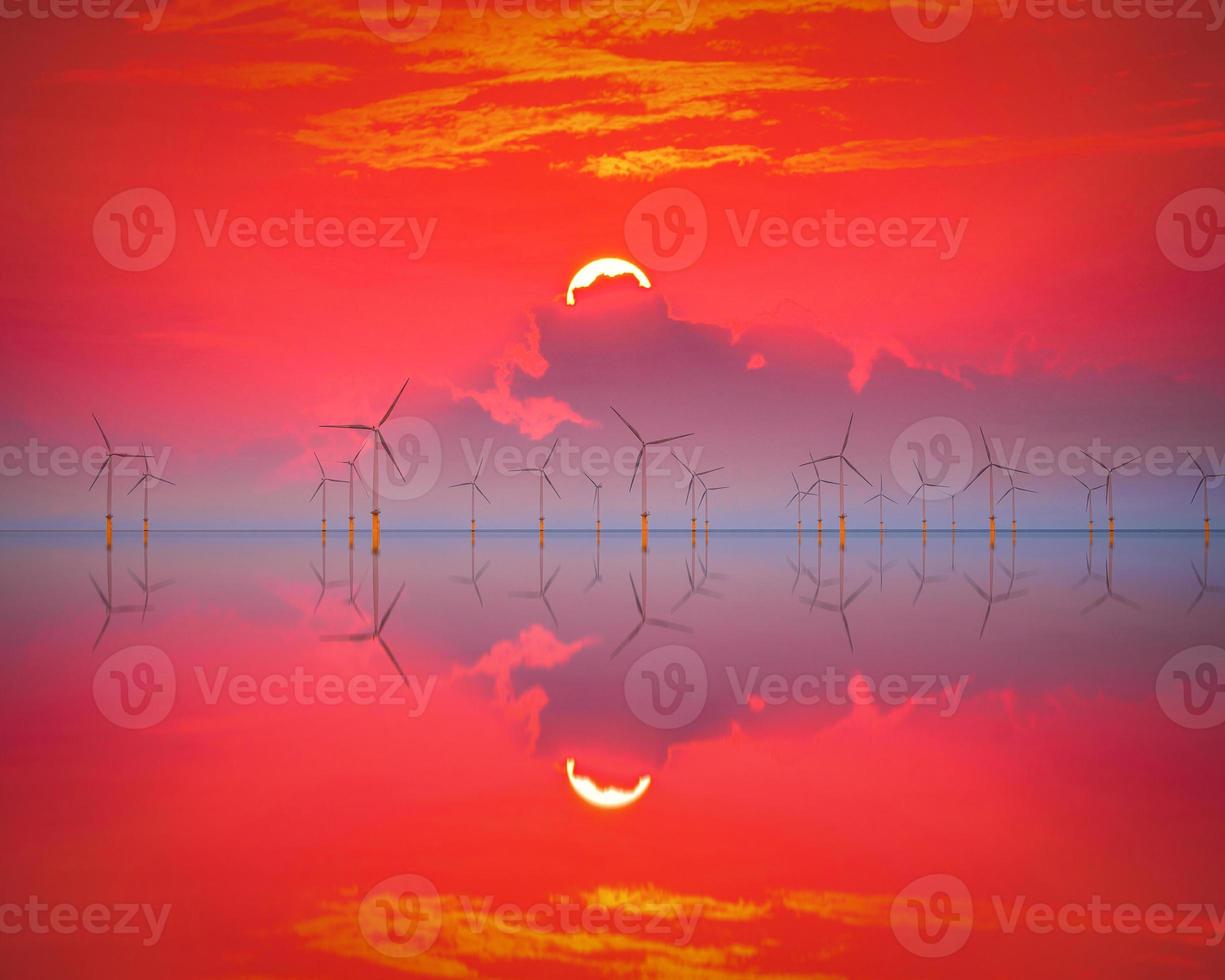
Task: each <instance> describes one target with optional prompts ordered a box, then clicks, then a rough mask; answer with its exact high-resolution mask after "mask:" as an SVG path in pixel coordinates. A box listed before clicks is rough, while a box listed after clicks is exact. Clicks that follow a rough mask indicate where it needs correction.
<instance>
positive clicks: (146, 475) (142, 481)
mask: <svg viewBox="0 0 1225 980" xmlns="http://www.w3.org/2000/svg"><path fill="white" fill-rule="evenodd" d="M140 450H141V452H142V453H143V452H144V451H145V444H144V443H143V442H142V443H141V444H140ZM141 458H142V459H143V460H144V462H145V471H144V472H143V473H142V474H141V475H140V478H139V479H137V481H136V482H135V483H133V484H132V490H135V489H136V488H137V487H141V486H143V487H144V488H145V530H144V539H145V543H146V544H147V543H148V541H149V481H150V480H157V482H158V483H165V484H167V485H169V486H172V487H173V486H174V483H172V482H171V481H170V480H163V479H162V478H161V477H160V476H155V475H154V474H153V473H152V472H150V470H149V457H148V456H142V457H141ZM132 490H129V491H128V493H129V494H131V493H132ZM1192 499H1194V498H1192ZM1207 499H1208V498H1207V495H1205V497H1204V500H1205V503H1206V502H1207Z"/></svg>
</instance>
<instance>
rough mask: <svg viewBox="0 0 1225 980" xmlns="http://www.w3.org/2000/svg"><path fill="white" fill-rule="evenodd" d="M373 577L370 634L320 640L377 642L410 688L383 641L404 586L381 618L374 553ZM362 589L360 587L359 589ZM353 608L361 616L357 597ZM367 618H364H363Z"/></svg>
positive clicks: (350, 634)
mask: <svg viewBox="0 0 1225 980" xmlns="http://www.w3.org/2000/svg"><path fill="white" fill-rule="evenodd" d="M375 461H376V462H377V461H378V454H377V453H376V454H375ZM370 563H371V575H370V592H371V595H372V596H373V603H372V605H371V607H370V612H371V619H370V631H369V632H368V633H340V634H330V635H324V636H321V637H320V639H322V640H324V641H328V642H342V643H343V642H348V643H360V642H362V641H363V640H377V641H378V643H379V646H381V647H382V648H383V652H384V653H385V654H387V659H388V660H390V661H391V663H392V666H393V667H395V669H396V672H397V673H398V674H399V675H400V679H401V680H402V681H404V686H405V687H406V688H407V687H409V686H410V684H409V680H408V677H407V675H405V673H404V668H403V667H401V666H400V662H399V661H398V660H397V659H396V655H395V654H394V653H392V652H391V647H390V646H388V644H387V641H386V640H384V639H383V629H384V628H385V627H386V626H387V620H389V619H391V614H392V611H393V610H394V609H395V608H396V603H397V602H399V601H400V596H402V595H403V594H404V584H405V583H403V582H401V583H400V588H399V591H397V592H396V595H395V598H394V599H392V600H391V605H389V606H388V607H387V612H385V613H383V618H382V619H380V618H379V555H378V552H377V551H376V552H374V554H373V556H372V557H371V559H370ZM359 588H360V587H359ZM353 608H354V609H356V610H357V612H358V615H361V610H360V609H358V608H357V602H356V597H355V601H354V602H353ZM362 618H363V619H364V618H365V617H364V616H363V617H362Z"/></svg>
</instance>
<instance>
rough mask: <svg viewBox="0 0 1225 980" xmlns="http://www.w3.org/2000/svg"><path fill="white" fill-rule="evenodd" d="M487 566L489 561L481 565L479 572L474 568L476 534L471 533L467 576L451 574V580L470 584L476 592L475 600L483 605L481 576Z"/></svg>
mask: <svg viewBox="0 0 1225 980" xmlns="http://www.w3.org/2000/svg"><path fill="white" fill-rule="evenodd" d="M488 567H489V562H485V564H484V565H482V566H481V570H480V571H479V572H478V571H477V570H476V536H475V535H473V537H472V556H471V560H470V565H469V570H468V577H467V578H464V577H463V576H462V575H452V576H451V581H452V582H455V583H456V584H458V585H470V586H472V591H474V592H475V593H476V601H477V602H479V603H480V604H481V605H482V606H484V605H485V599H484V597H483V596H482V595H481V576H482V575H484V574H485V569H487V568H488Z"/></svg>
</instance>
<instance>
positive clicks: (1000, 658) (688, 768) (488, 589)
mask: <svg viewBox="0 0 1225 980" xmlns="http://www.w3.org/2000/svg"><path fill="white" fill-rule="evenodd" d="M1218 548H1219V546H1218ZM0 549H2V551H3V563H2V566H0V567H2V568H3V576H4V589H3V593H2V594H0V603H2V605H3V622H4V624H5V627H6V630H5V632H6V637H7V642H6V644H5V648H6V649H5V656H4V658H3V661H2V666H0V669H2V670H3V681H4V683H3V686H2V688H0V689H2V690H3V694H2V695H0V697H2V698H3V708H4V710H3V715H2V719H3V720H2V721H0V726H2V727H3V735H4V738H3V743H2V744H3V748H2V749H0V752H2V756H3V771H4V804H3V807H2V808H0V810H2V818H3V822H4V832H5V838H4V839H5V841H6V842H7V847H6V848H5V851H6V854H5V860H4V862H3V870H2V871H0V883H2V885H3V888H2V889H0V902H2V903H7V904H5V906H4V908H3V909H0V926H3V934H2V935H0V960H2V962H3V963H4V970H3V972H4V973H5V974H6V975H9V976H74V975H81V976H85V975H101V974H107V975H124V976H134V977H143V976H158V977H163V976H176V977H301V976H332V975H343V976H371V977H376V976H380V975H394V974H395V972H397V971H400V972H409V973H419V974H424V975H437V976H450V977H486V976H488V977H541V976H587V975H591V976H596V975H604V974H615V975H623V976H634V975H647V976H703V977H731V976H745V975H757V974H762V975H769V976H816V975H830V976H848V977H879V976H928V975H930V976H938V975H955V976H966V977H985V976H1018V977H1021V976H1033V975H1036V974H1037V973H1038V972H1039V971H1041V972H1043V973H1045V974H1052V975H1058V976H1110V977H1153V976H1172V975H1186V976H1205V977H1207V976H1221V975H1223V974H1225V949H1223V947H1225V944H1223V943H1221V942H1220V939H1221V936H1222V935H1225V876H1223V874H1222V870H1223V869H1222V853H1223V847H1222V843H1221V830H1220V826H1221V804H1222V801H1223V798H1225V765H1222V759H1223V758H1225V754H1223V752H1222V750H1223V749H1225V689H1222V681H1223V680H1225V653H1222V652H1221V651H1219V650H1217V649H1214V648H1216V647H1218V646H1219V645H1221V644H1222V642H1223V640H1225V629H1223V627H1225V595H1222V593H1221V591H1220V590H1219V589H1218V588H1217V586H1216V582H1218V581H1219V582H1221V584H1222V586H1225V567H1221V560H1220V556H1219V554H1217V553H1215V552H1212V551H1209V550H1206V549H1205V548H1204V547H1203V541H1202V539H1201V538H1199V537H1197V536H1195V535H1175V534H1171V535H1158V534H1129V535H1120V536H1119V537H1118V538H1117V540H1116V542H1115V544H1114V546H1113V548H1111V547H1109V546H1108V543H1107V541H1106V538H1105V536H1104V535H1100V534H1099V535H1098V536H1097V537H1096V538H1095V539H1094V541H1093V542H1092V546H1090V543H1089V541H1088V539H1087V536H1085V535H1071V534H1050V535H1043V534H1032V535H1022V536H1021V537H1020V538H1019V539H1017V540H1016V541H1015V542H1014V541H1013V540H1012V539H1010V538H1009V537H1008V536H1007V535H1003V536H1001V537H1000V538H999V539H998V541H997V542H996V545H995V547H994V549H992V548H991V547H990V545H989V542H988V540H987V538H986V536H985V535H983V534H972V533H962V534H959V535H958V536H957V538H956V540H955V541H954V540H953V539H951V538H950V536H949V535H948V534H947V533H941V534H932V535H930V536H929V537H928V539H927V541H926V544H924V542H923V541H922V539H921V538H920V537H919V536H918V535H917V534H892V533H891V534H890V535H889V536H888V537H887V538H886V539H885V540H884V542H883V543H882V542H881V541H880V540H879V538H878V537H877V536H876V535H875V534H870V535H856V534H852V535H851V536H850V538H849V539H848V543H847V548H846V550H845V552H840V550H839V548H838V545H837V540H836V538H835V537H833V536H830V535H827V536H826V538H825V541H824V542H823V543H819V542H818V538H817V536H816V535H815V534H811V533H809V534H806V535H805V537H804V538H803V540H802V541H800V540H797V538H796V537H795V535H784V534H765V533H763V534H747V533H743V534H739V533H738V534H716V533H712V535H711V537H710V539H709V541H707V540H705V539H704V538H703V537H701V536H700V535H699V537H698V539H697V540H696V541H692V540H691V538H690V536H689V535H688V534H659V533H657V534H655V535H654V536H653V538H652V541H651V549H650V552H649V554H647V555H645V556H644V555H643V554H642V552H641V550H640V548H639V543H638V539H637V536H636V535H632V534H609V533H606V534H604V536H603V538H602V540H601V541H600V542H598V543H597V541H596V539H595V537H594V536H593V535H591V534H578V533H558V534H553V535H550V536H549V538H548V539H547V541H546V543H545V546H544V547H543V548H541V547H540V546H539V545H538V542H537V539H536V538H535V536H533V535H525V534H510V533H506V534H499V533H489V534H481V535H479V536H478V537H477V539H476V541H475V544H473V543H472V542H471V540H470V538H469V536H468V535H467V534H445V533H438V534H389V535H386V536H385V540H384V544H383V550H382V552H381V554H380V555H379V556H377V557H373V556H372V555H371V554H370V551H369V545H368V539H363V538H361V537H359V538H358V539H357V543H356V547H355V548H353V549H350V548H349V546H348V542H347V539H346V537H345V535H343V534H335V533H334V534H333V535H332V536H331V537H330V538H329V540H328V542H327V545H326V548H325V547H323V546H322V545H321V542H320V540H319V536H318V535H311V534H305V533H303V534H264V535H260V534H175V533H166V534H160V535H158V534H155V535H154V536H153V537H152V539H151V540H150V542H149V544H148V546H147V547H145V546H142V542H141V539H140V537H139V536H128V535H119V536H117V537H116V541H115V546H114V549H113V550H112V551H110V552H107V551H106V550H105V548H104V547H103V544H102V542H101V540H100V539H99V538H98V537H96V536H94V535H85V534H81V535H68V534H64V535H43V536H38V535H17V534H10V535H5V536H3V537H2V538H0ZM1184 651H1186V652H1184ZM1218 695H1220V696H1218ZM571 760H572V761H571ZM627 799H628V800H630V802H628V803H627V804H626V805H622V806H617V807H609V806H607V805H602V804H608V803H624V802H625V801H626V800H627ZM40 903H41V906H45V908H42V907H40Z"/></svg>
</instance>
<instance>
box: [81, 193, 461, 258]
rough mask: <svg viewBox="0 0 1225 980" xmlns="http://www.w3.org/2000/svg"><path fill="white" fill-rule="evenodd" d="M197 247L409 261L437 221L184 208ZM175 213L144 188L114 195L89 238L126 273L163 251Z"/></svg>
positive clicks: (172, 236)
mask: <svg viewBox="0 0 1225 980" xmlns="http://www.w3.org/2000/svg"><path fill="white" fill-rule="evenodd" d="M192 216H193V218H194V224H195V228H196V231H197V233H198V234H199V236H200V241H201V243H202V244H203V246H204V247H205V248H221V247H228V248H236V249H252V248H256V247H263V248H270V249H286V248H295V249H316V248H320V249H338V248H346V247H347V248H357V249H372V248H378V249H390V250H393V251H400V252H403V253H404V254H405V256H406V257H407V258H408V259H409V260H410V261H416V260H418V259H420V258H422V257H423V256H424V255H425V253H426V251H427V250H428V249H429V247H430V242H431V241H432V240H433V237H434V232H435V231H436V230H437V227H438V219H437V218H419V217H412V216H408V215H380V216H370V215H359V216H356V217H349V218H340V217H337V216H334V215H325V216H320V215H311V214H307V213H306V211H305V210H304V209H302V208H295V209H294V210H293V211H291V212H290V213H288V214H272V215H260V216H253V215H237V214H233V213H232V212H231V211H230V209H229V208H220V209H217V210H215V211H211V212H210V211H206V210H204V209H203V208H194V209H193V210H192ZM178 228H179V225H178V216H177V214H176V212H175V208H174V205H173V204H172V203H171V201H170V199H169V198H168V197H166V195H165V194H163V193H162V192H161V191H158V190H155V189H153V188H151V187H134V188H131V189H129V190H126V191H122V192H121V193H119V194H116V195H115V196H114V197H112V198H111V199H110V200H108V201H107V202H106V203H105V204H103V205H102V207H100V208H99V209H98V212H97V214H95V215H94V224H93V236H94V245H95V246H96V247H97V249H98V254H99V255H101V256H102V257H103V258H104V259H105V260H106V261H107V262H109V263H110V264H111V265H113V266H115V268H117V269H123V270H124V271H127V272H146V271H148V270H150V269H155V268H157V267H158V266H159V265H161V264H162V263H163V262H165V261H166V259H168V258H169V257H170V253H171V252H172V251H173V250H174V247H175V242H176V240H177V238H178Z"/></svg>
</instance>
